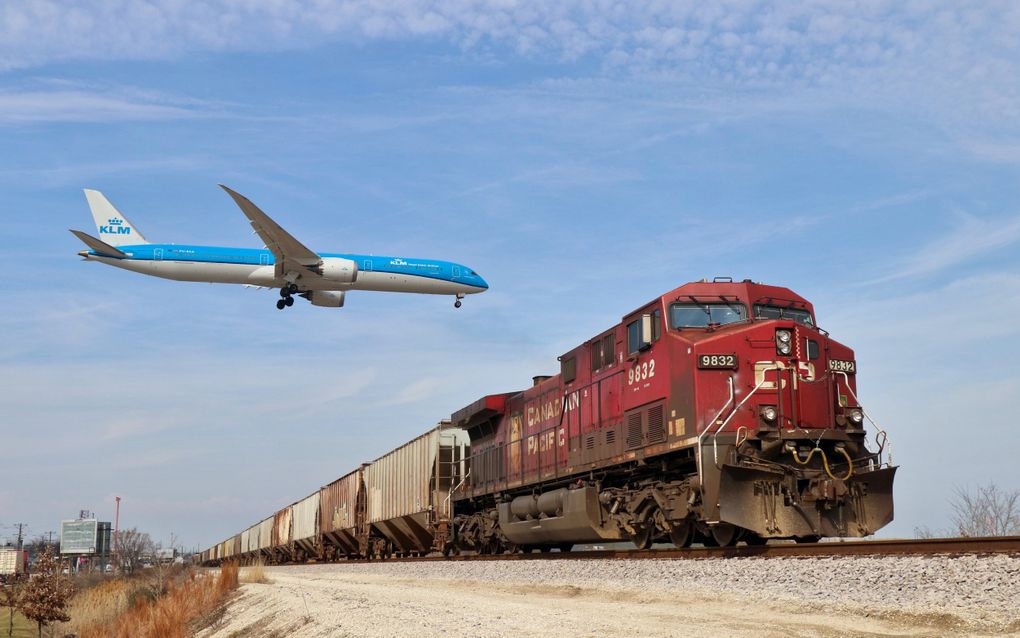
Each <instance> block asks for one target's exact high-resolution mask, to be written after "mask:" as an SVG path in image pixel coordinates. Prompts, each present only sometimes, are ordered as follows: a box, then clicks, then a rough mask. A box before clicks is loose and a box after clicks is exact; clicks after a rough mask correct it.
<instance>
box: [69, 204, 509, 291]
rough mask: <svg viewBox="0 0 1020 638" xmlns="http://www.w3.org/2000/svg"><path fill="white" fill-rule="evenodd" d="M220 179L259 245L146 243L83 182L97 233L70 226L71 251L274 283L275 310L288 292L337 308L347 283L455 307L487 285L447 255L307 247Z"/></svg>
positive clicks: (187, 277)
mask: <svg viewBox="0 0 1020 638" xmlns="http://www.w3.org/2000/svg"><path fill="white" fill-rule="evenodd" d="M220 187H221V188H222V189H223V190H225V191H227V193H228V194H229V195H230V196H231V197H233V198H234V201H235V202H237V205H238V206H240V208H241V212H243V213H244V214H245V216H246V217H247V218H248V221H250V222H251V225H252V228H254V229H255V232H256V233H257V234H258V236H259V237H260V238H261V239H262V241H263V242H265V244H266V247H265V248H264V249H258V248H220V247H216V246H183V245H178V244H150V243H149V242H148V241H146V240H145V238H144V237H142V234H141V233H139V232H138V229H137V228H135V226H134V225H133V224H132V223H131V222H129V221H128V220H127V218H126V217H124V215H122V214H121V213H120V211H118V210H117V209H116V208H114V206H113V204H111V203H110V201H109V200H108V199H106V197H104V196H103V194H102V193H100V192H99V191H95V190H89V189H85V198H86V199H87V200H88V203H89V208H91V209H92V217H93V218H94V219H95V222H96V227H97V228H98V230H99V238H98V239H97V238H95V237H93V236H91V235H88V234H86V233H83V232H82V231H80V230H72V231H71V232H72V233H74V235H75V236H76V237H77V238H78V239H80V240H82V241H83V242H85V245H86V246H88V247H89V250H83V251H81V252H79V253H78V254H79V255H80V256H82V257H84V258H85V259H86V260H88V261H98V262H101V263H104V264H109V265H110V266H116V267H118V268H124V269H125V270H133V271H135V272H140V273H143V274H146V275H153V276H155V277H162V278H164V279H175V280H177V281H204V282H208V283H219V284H244V285H247V286H254V287H261V288H279V289H280V299H279V300H278V301H277V302H276V307H277V308H279V309H280V310H283V309H284V308H286V307H288V306H293V305H294V295H300V296H301V297H304V298H305V299H307V300H308V301H310V302H311V303H312V305H313V306H326V307H330V308H340V307H342V306H343V305H344V295H345V294H346V293H347V291H349V290H376V291H380V292H416V293H424V294H431V295H452V296H454V297H455V298H456V301H454V303H453V305H454V306H455V307H457V308H460V305H461V301H460V300H461V299H463V298H464V295H470V294H474V293H478V292H483V291H485V290H487V289H488V288H489V285H488V284H487V283H485V280H484V279H482V278H481V276H480V275H479V274H478V273H476V272H475V271H474V270H472V269H470V268H468V267H466V266H462V265H460V264H454V263H451V262H448V261H436V260H432V259H412V258H401V257H380V256H378V255H349V254H343V253H316V252H312V251H311V250H309V249H308V248H307V247H306V246H305V245H304V244H302V243H301V242H299V241H298V240H297V239H295V238H294V237H293V236H292V235H291V234H290V233H288V232H287V231H285V230H284V229H283V228H281V227H280V226H279V224H277V223H276V222H274V221H273V220H272V219H270V218H269V216H268V215H266V214H265V213H264V212H262V211H261V210H259V208H258V207H257V206H255V204H253V203H251V201H249V200H248V198H246V197H244V196H243V195H241V194H239V193H235V192H234V191H232V190H230V189H229V188H227V187H226V186H223V185H222V184H220Z"/></svg>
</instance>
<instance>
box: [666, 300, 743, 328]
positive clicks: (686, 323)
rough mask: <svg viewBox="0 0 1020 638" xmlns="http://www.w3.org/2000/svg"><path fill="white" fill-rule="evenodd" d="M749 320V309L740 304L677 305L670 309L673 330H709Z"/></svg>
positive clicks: (670, 321)
mask: <svg viewBox="0 0 1020 638" xmlns="http://www.w3.org/2000/svg"><path fill="white" fill-rule="evenodd" d="M745 319H747V308H746V307H745V306H744V305H743V304H739V303H697V302H693V303H675V304H673V305H672V306H670V308H669V323H670V326H672V327H673V328H707V327H708V326H709V325H720V326H721V325H723V324H726V323H734V322H737V321H743V320H745Z"/></svg>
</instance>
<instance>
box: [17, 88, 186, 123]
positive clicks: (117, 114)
mask: <svg viewBox="0 0 1020 638" xmlns="http://www.w3.org/2000/svg"><path fill="white" fill-rule="evenodd" d="M202 116H203V113H202V112H201V111H199V110H197V109H195V108H193V107H188V106H178V105H173V104H165V103H159V102H154V101H146V100H144V99H139V98H131V97H127V96H121V95H111V94H104V93H103V92H95V91H85V90H54V91H25V92H12V91H4V92H0V125H2V124H31V123H38V122H110V121H116V122H123V121H132V120H134V121H138V120H166V119H180V118H193V117H202Z"/></svg>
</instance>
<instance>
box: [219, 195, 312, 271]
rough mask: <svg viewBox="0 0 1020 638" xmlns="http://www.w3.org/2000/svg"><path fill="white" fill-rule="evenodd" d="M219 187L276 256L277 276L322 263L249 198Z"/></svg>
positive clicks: (304, 269)
mask: <svg viewBox="0 0 1020 638" xmlns="http://www.w3.org/2000/svg"><path fill="white" fill-rule="evenodd" d="M220 188H222V189H223V190H225V191H227V194H228V195H230V196H231V197H232V198H233V199H234V202H236V203H237V205H238V207H239V208H240V209H241V212H242V213H244V216H245V217H247V218H248V221H249V222H251V227H252V228H254V229H255V232H256V233H258V236H259V237H261V238H262V241H263V242H265V244H266V248H268V249H269V250H270V251H272V253H273V256H274V257H276V276H277V277H282V276H283V275H284V274H285V273H286V272H287V271H290V270H295V269H297V270H300V271H301V272H302V273H305V272H307V269H308V268H313V267H315V266H318V265H320V264H321V263H322V258H321V257H319V256H318V255H316V254H315V253H314V252H312V251H311V250H310V249H309V248H308V247H307V246H305V245H304V244H302V243H301V242H299V241H298V240H297V239H295V238H294V236H293V235H291V234H290V233H288V232H287V231H285V230H284V229H283V228H282V227H280V225H279V224H277V223H276V222H274V221H273V220H272V219H271V218H270V217H269V215H266V214H265V213H264V212H262V210H261V209H259V207H258V206H256V205H255V204H253V203H251V200H249V199H248V198H247V197H245V196H244V195H241V194H240V193H238V192H235V191H233V190H231V189H229V188H227V187H226V186H224V185H223V184H220ZM295 267H299V268H295Z"/></svg>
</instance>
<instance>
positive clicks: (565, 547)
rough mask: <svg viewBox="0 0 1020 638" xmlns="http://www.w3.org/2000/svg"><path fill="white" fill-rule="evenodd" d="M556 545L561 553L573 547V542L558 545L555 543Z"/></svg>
mask: <svg viewBox="0 0 1020 638" xmlns="http://www.w3.org/2000/svg"><path fill="white" fill-rule="evenodd" d="M557 547H558V548H559V550H560V551H561V552H562V553H564V554H566V553H567V552H569V551H570V550H572V549H574V544H573V543H561V544H560V545H557Z"/></svg>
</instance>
